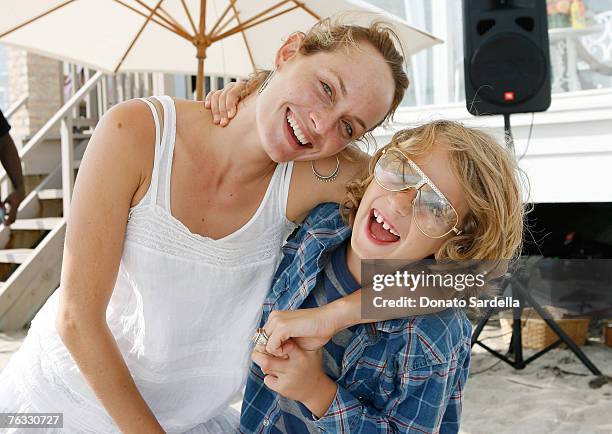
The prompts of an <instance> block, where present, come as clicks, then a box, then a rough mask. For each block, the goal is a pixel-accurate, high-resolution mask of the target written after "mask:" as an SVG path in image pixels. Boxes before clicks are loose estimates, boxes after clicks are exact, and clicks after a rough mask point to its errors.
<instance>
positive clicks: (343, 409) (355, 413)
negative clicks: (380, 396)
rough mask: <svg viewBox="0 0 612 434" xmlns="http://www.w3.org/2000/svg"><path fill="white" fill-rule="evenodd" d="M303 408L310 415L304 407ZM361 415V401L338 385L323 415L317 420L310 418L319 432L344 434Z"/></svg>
mask: <svg viewBox="0 0 612 434" xmlns="http://www.w3.org/2000/svg"><path fill="white" fill-rule="evenodd" d="M304 408H305V409H306V411H308V412H309V413H310V411H309V410H308V409H307V408H306V407H304ZM362 413H363V405H362V403H361V401H359V399H357V398H355V396H353V394H352V393H351V392H349V391H348V390H346V389H345V388H344V387H342V386H340V385H339V384H338V385H337V389H336V396H334V400H333V401H332V403H331V405H330V406H329V408H328V409H327V411H326V412H325V414H324V415H323V416H321V417H320V418H317V417H316V416H315V415H313V414H312V413H310V418H311V420H312V421H313V422H314V424H315V425H316V427H317V428H319V429H320V430H321V431H327V432H333V433H336V432H346V430H347V428H350V427H351V426H353V425H354V424H355V423H356V422H357V421H358V420H359V418H360V417H361V414H362ZM341 428H342V429H343V430H341ZM349 432H350V430H349Z"/></svg>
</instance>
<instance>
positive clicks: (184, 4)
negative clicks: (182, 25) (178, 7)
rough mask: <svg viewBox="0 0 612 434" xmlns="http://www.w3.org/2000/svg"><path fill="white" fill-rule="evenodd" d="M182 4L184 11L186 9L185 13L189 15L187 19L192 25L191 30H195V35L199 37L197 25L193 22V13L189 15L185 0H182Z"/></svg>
mask: <svg viewBox="0 0 612 434" xmlns="http://www.w3.org/2000/svg"><path fill="white" fill-rule="evenodd" d="M181 3H182V4H183V9H185V13H186V14H187V18H188V19H189V24H191V28H192V29H193V34H194V35H197V34H198V31H197V30H196V27H195V24H194V22H193V18H191V13H189V8H188V7H187V4H186V3H185V0H181Z"/></svg>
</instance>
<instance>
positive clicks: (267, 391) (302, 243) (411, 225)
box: [240, 121, 523, 434]
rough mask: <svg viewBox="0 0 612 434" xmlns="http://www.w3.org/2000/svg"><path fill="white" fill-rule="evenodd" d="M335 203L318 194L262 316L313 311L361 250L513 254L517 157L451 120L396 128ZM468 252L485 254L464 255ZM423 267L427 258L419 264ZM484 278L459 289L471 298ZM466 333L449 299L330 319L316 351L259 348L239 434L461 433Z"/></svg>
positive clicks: (348, 287)
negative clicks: (430, 307)
mask: <svg viewBox="0 0 612 434" xmlns="http://www.w3.org/2000/svg"><path fill="white" fill-rule="evenodd" d="M345 204H346V206H345V207H344V208H343V209H339V208H338V206H337V205H336V204H324V205H320V206H319V207H317V208H316V209H315V210H313V211H312V212H311V214H310V215H309V216H308V217H307V218H306V220H305V221H304V223H303V225H302V226H301V227H300V229H299V230H298V231H297V232H296V233H295V235H294V236H292V237H291V238H290V239H289V240H288V242H287V244H286V245H285V247H284V248H283V249H284V251H285V254H284V257H283V260H282V262H281V265H280V266H279V269H278V270H277V273H276V278H275V283H274V286H273V287H272V290H271V291H270V294H269V295H268V297H267V299H266V302H265V303H264V316H263V319H262V321H263V322H265V321H266V319H267V317H268V315H269V314H270V312H271V311H272V310H276V309H301V310H302V312H303V313H304V314H305V315H313V312H316V311H318V310H324V309H325V307H326V306H329V303H331V302H333V301H334V300H337V299H339V298H342V297H344V296H346V295H347V294H351V293H354V292H355V291H356V290H357V289H358V288H360V287H361V286H362V284H365V283H367V282H364V281H363V280H362V277H365V276H362V275H361V271H362V270H361V261H362V260H364V259H370V260H371V259H385V260H391V259H396V260H399V259H402V260H420V259H424V258H427V257H430V256H432V255H433V256H434V257H435V258H436V259H437V260H439V261H441V263H444V262H445V261H448V260H451V261H453V263H452V271H453V273H455V274H456V273H458V272H461V273H463V274H471V275H473V276H474V277H476V276H477V275H478V273H480V272H481V271H474V270H473V266H474V265H477V267H476V268H485V269H487V268H489V267H490V266H492V265H494V263H496V262H498V261H499V260H507V259H511V258H512V257H514V256H515V255H516V254H517V253H518V252H519V247H520V244H521V239H522V232H523V205H522V201H521V191H520V185H519V181H518V170H517V166H516V162H515V160H514V157H513V156H512V155H510V153H509V152H507V150H506V149H504V148H503V147H502V146H500V145H498V144H497V143H496V141H495V140H494V139H493V138H492V137H490V136H489V135H487V134H485V133H483V132H480V131H478V130H474V129H470V128H465V127H463V126H462V125H460V124H457V123H453V122H448V121H436V122H431V123H428V124H425V125H423V126H420V127H417V128H414V129H410V130H404V131H400V132H398V133H396V134H395V135H394V137H393V139H392V140H391V143H390V144H388V145H387V146H385V147H384V148H383V149H381V150H379V151H378V152H377V153H376V154H375V155H374V157H373V158H372V161H371V163H370V168H369V172H368V173H367V174H366V175H365V176H364V177H361V178H358V179H356V180H355V181H354V182H352V183H351V185H350V187H349V195H348V198H347V201H346V202H345ZM341 211H342V214H343V216H344V217H345V219H344V221H343V219H342V217H341ZM347 222H348V224H347ZM349 225H350V227H351V228H352V235H351V229H350V228H349ZM472 259H481V260H487V261H482V262H480V263H479V264H474V263H471V264H470V267H468V266H466V264H467V261H468V260H472ZM457 266H460V267H461V270H458V269H457V268H456V267H457ZM421 269H423V270H424V271H425V270H427V266H426V265H423V268H420V267H419V268H417V269H416V270H415V272H417V271H419V270H421ZM436 271H437V272H440V271H442V270H440V265H437V266H436ZM425 272H426V271H425ZM442 272H444V271H442ZM391 274H393V273H391ZM487 280H488V279H487ZM483 288H484V286H479V285H473V286H472V287H471V288H470V289H469V290H468V289H465V290H464V291H463V292H462V293H455V296H462V297H465V298H468V297H477V296H478V295H479V293H481V292H482V290H483ZM380 294H385V293H384V292H381V293H380ZM413 298H414V299H417V300H418V298H419V297H413ZM315 316H316V314H315ZM266 327H267V326H264V327H263V328H264V330H266V332H268V331H269V330H268V329H267V328H266ZM471 331H472V327H471V324H470V321H469V320H468V319H467V317H466V315H465V313H464V312H463V311H462V310H461V309H459V308H449V309H447V310H445V311H443V312H439V313H435V314H430V315H417V316H412V317H409V318H407V319H401V320H400V319H397V320H393V321H385V322H376V323H374V324H367V325H360V326H357V327H351V328H349V329H344V330H340V331H338V332H337V333H335V334H334V335H333V337H332V338H331V340H330V341H329V342H328V343H326V344H325V345H324V346H323V348H322V350H320V351H304V350H303V349H302V348H300V347H299V345H297V344H296V343H295V342H286V343H285V344H284V345H283V350H284V353H285V354H286V355H287V357H284V358H280V357H275V356H273V355H270V354H269V353H267V352H266V351H265V347H264V346H263V345H258V346H257V347H256V350H255V351H254V352H253V361H254V362H255V364H253V366H252V367H251V372H250V374H249V379H248V382H247V387H246V391H245V395H244V400H243V404H242V413H241V427H240V432H242V433H245V434H248V433H270V434H281V433H288V434H308V433H312V432H333V433H340V432H350V433H351V434H358V433H372V432H393V433H437V432H444V433H449V434H450V433H457V432H458V431H459V425H460V419H461V408H462V400H463V393H464V389H465V387H466V382H467V378H468V369H469V364H470V349H471V345H470V340H471ZM270 333H271V332H270ZM264 340H265V339H264Z"/></svg>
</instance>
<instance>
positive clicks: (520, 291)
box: [472, 278, 602, 375]
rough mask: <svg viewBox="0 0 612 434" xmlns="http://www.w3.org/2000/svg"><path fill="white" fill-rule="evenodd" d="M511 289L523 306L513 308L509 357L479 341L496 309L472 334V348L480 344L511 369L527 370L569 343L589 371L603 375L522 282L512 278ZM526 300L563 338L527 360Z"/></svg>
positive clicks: (487, 315) (490, 311) (511, 292)
mask: <svg viewBox="0 0 612 434" xmlns="http://www.w3.org/2000/svg"><path fill="white" fill-rule="evenodd" d="M510 283H511V286H510ZM507 286H510V296H514V299H515V300H518V302H519V307H515V308H513V309H512V310H513V312H512V316H513V320H512V338H511V339H510V347H509V348H508V352H507V353H506V354H501V353H499V352H497V351H495V350H494V349H492V348H490V347H489V346H487V345H485V344H483V343H482V342H481V341H479V340H478V337H479V336H480V333H481V332H482V329H483V328H484V326H485V325H486V323H487V321H489V318H490V317H491V315H492V314H493V313H494V311H495V309H493V308H491V309H489V310H488V311H487V313H486V315H485V316H483V317H482V318H481V319H480V320H479V321H478V325H477V326H476V329H475V330H474V333H473V334H472V347H473V346H474V345H479V346H481V347H482V348H484V349H485V350H487V351H488V352H489V353H491V354H492V355H494V356H495V357H497V358H498V359H501V360H503V361H504V362H506V363H507V364H509V365H510V366H512V367H513V368H514V369H524V368H525V367H526V366H527V365H528V364H529V363H531V362H533V361H534V360H536V359H538V358H539V357H541V356H543V355H544V354H546V353H547V352H549V351H550V350H552V349H553V348H556V347H558V346H559V345H560V344H561V343H565V345H567V347H568V348H569V349H570V350H572V352H573V353H574V354H575V355H576V357H578V359H580V361H581V362H582V363H583V364H584V366H586V367H587V369H588V370H589V371H591V372H592V373H593V374H594V375H602V373H601V371H600V370H599V369H597V367H596V366H595V365H594V364H593V362H591V360H590V359H589V358H588V357H587V356H586V355H585V354H584V353H583V352H582V350H581V349H580V348H579V347H578V345H576V343H575V342H574V341H573V340H572V339H571V338H570V337H569V336H568V335H567V334H566V333H565V332H564V331H563V329H562V328H561V327H559V324H557V322H556V321H555V320H554V319H552V318H548V317H549V316H550V315H548V314H547V313H546V311H545V310H544V309H543V308H542V306H541V305H540V304H539V303H538V302H537V301H536V300H535V299H534V298H533V297H532V296H531V294H530V293H529V291H527V290H526V289H525V287H524V286H523V285H522V284H521V282H519V281H518V279H516V278H512V279H509V280H508V283H507ZM525 301H527V302H528V303H529V305H530V306H531V307H533V308H534V309H535V311H536V312H537V313H538V315H539V316H540V317H541V318H542V319H543V320H544V321H546V323H547V324H548V326H549V327H550V328H551V329H552V330H553V331H554V332H555V333H556V334H557V336H559V339H558V340H557V341H555V342H553V343H552V344H550V345H549V346H547V347H546V348H544V349H543V350H541V351H538V352H537V353H535V354H534V355H532V356H531V357H529V358H528V359H524V358H523V338H522V334H521V332H522V330H521V328H522V325H521V320H520V318H521V315H522V313H523V306H524V302H525ZM509 355H513V358H512V359H511V358H509V357H508V356H509Z"/></svg>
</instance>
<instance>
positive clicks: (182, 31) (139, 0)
mask: <svg viewBox="0 0 612 434" xmlns="http://www.w3.org/2000/svg"><path fill="white" fill-rule="evenodd" d="M135 1H136V3H138V4H139V5H141V6H142V7H143V8H145V9H147V10H148V11H149V12H151V13H152V14H153V15H154V16H157V17H158V18H160V19H161V20H163V21H164V22H165V23H166V24H168V25H169V26H170V27H172V28H173V29H174V30H175V33H177V34H183V36H184V37H185V38H186V39H191V35H189V33H187V31H185V29H183V28H182V27H177V26H176V25H174V24H173V23H172V22H171V21H169V20H168V19H167V18H165V17H163V16H162V15H161V14H160V13H159V12H158V9H157V8H156V9H151V8H150V7H149V6H148V5H147V4H146V3H144V2H142V0H135ZM159 9H161V8H159Z"/></svg>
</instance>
